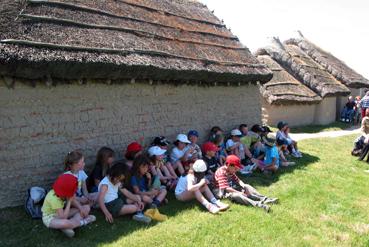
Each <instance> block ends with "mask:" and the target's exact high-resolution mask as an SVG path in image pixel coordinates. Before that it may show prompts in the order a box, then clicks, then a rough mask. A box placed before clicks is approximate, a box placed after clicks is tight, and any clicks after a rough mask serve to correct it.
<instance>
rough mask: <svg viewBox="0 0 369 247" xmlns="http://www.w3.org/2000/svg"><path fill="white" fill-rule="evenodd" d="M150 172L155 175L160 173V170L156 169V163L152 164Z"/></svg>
mask: <svg viewBox="0 0 369 247" xmlns="http://www.w3.org/2000/svg"><path fill="white" fill-rule="evenodd" d="M150 172H151V173H152V175H154V176H157V175H158V172H157V171H156V167H155V166H154V165H150Z"/></svg>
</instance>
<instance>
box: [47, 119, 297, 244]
mask: <svg viewBox="0 0 369 247" xmlns="http://www.w3.org/2000/svg"><path fill="white" fill-rule="evenodd" d="M278 128H279V131H278V132H277V135H275V134H273V133H271V131H270V129H269V128H268V127H267V126H260V125H254V126H252V128H251V129H250V130H249V129H248V126H247V125H246V124H241V125H240V126H239V128H238V129H234V130H232V131H231V134H230V137H229V139H228V140H227V141H226V142H225V137H224V133H223V130H222V129H221V128H220V127H218V126H214V127H213V128H212V129H211V133H210V136H209V140H208V141H207V142H205V143H204V144H203V145H202V146H201V147H200V146H199V144H198V143H197V142H198V138H199V133H198V132H197V131H196V130H191V131H189V132H188V134H187V135H185V134H179V135H177V137H176V140H175V141H174V143H173V148H172V149H171V152H170V153H168V150H169V145H170V142H169V141H168V140H167V139H166V138H165V137H164V136H158V137H156V138H154V140H153V141H152V143H151V146H150V147H149V148H148V149H147V150H146V151H145V150H144V149H143V147H142V146H141V145H140V144H139V143H137V142H133V143H131V144H129V145H128V146H127V149H126V151H125V152H124V156H125V160H124V161H123V160H118V161H116V160H115V152H114V151H113V150H112V149H111V148H108V147H102V148H101V149H100V150H99V151H98V153H97V156H96V162H95V166H94V168H93V170H92V172H91V173H90V175H89V176H88V175H87V174H86V173H85V171H84V167H85V162H84V157H83V154H82V153H81V152H80V151H78V150H76V151H73V152H70V153H68V154H67V155H66V157H65V161H64V165H65V172H64V173H63V174H62V175H60V176H59V177H58V178H57V180H56V181H55V183H54V185H53V187H52V190H50V191H49V193H48V194H47V196H46V198H45V200H44V204H43V207H42V213H43V217H42V220H43V223H44V224H45V225H46V226H47V227H48V228H52V229H60V230H61V231H63V232H64V233H65V234H66V235H67V236H69V237H73V236H74V229H75V228H77V227H80V226H84V225H87V224H89V223H91V222H94V221H95V220H96V217H95V216H93V215H91V214H90V211H91V208H93V207H96V208H99V209H100V210H101V211H102V213H103V214H104V216H105V219H106V221H108V222H110V223H113V221H114V218H115V217H118V216H121V215H127V214H128V215H133V217H132V218H133V220H136V221H140V222H144V223H149V222H150V221H151V220H157V221H164V220H166V218H167V217H166V215H163V214H161V213H160V212H159V210H158V208H159V207H160V206H161V205H163V204H166V203H168V200H167V199H166V196H167V193H168V191H173V192H174V194H175V197H176V199H177V200H179V201H189V200H192V199H196V200H197V201H199V202H200V203H201V204H202V205H203V206H204V207H205V208H206V209H207V210H208V211H209V212H210V213H213V214H216V213H218V212H219V211H225V210H227V209H228V208H229V205H228V204H225V203H223V202H221V201H220V199H223V198H228V199H230V200H231V201H234V202H236V203H240V204H244V205H252V206H254V207H259V208H262V209H264V210H265V211H266V212H269V210H270V206H269V204H271V203H276V202H277V201H278V199H277V198H270V197H267V196H265V195H262V194H260V193H259V192H258V191H257V190H256V189H255V188H253V187H252V186H250V185H248V184H245V183H244V182H242V181H241V180H240V179H239V178H238V176H237V175H236V173H237V172H239V171H240V172H241V173H243V174H247V173H251V172H253V171H255V170H261V171H262V172H264V173H270V172H276V171H277V170H278V169H279V167H280V166H288V165H293V162H288V161H287V159H286V157H285V155H286V154H289V153H291V154H292V155H294V156H295V157H301V153H300V152H299V151H298V149H297V143H296V142H295V141H293V140H292V139H291V138H290V136H289V134H288V133H289V128H288V124H287V123H284V122H280V123H279V124H278Z"/></svg>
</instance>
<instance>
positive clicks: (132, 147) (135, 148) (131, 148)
mask: <svg viewBox="0 0 369 247" xmlns="http://www.w3.org/2000/svg"><path fill="white" fill-rule="evenodd" d="M141 150H142V146H141V145H140V143H138V142H132V143H131V144H129V145H128V146H127V151H126V153H137V152H139V151H141Z"/></svg>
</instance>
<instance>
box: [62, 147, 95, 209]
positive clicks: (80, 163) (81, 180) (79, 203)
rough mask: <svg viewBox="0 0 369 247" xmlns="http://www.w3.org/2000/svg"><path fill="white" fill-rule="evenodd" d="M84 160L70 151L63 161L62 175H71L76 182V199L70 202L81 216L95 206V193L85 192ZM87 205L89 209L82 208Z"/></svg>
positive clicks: (81, 156)
mask: <svg viewBox="0 0 369 247" xmlns="http://www.w3.org/2000/svg"><path fill="white" fill-rule="evenodd" d="M84 167H85V159H84V157H83V154H82V153H81V152H80V151H78V150H75V151H72V152H69V153H68V154H67V156H66V157H65V159H64V169H65V171H66V172H65V173H64V174H71V175H73V176H75V177H76V178H77V180H78V187H77V192H76V199H75V200H73V202H72V207H75V208H77V209H78V210H79V211H80V212H81V215H82V216H86V215H88V213H89V211H90V207H91V206H92V205H93V204H95V202H96V198H97V193H88V191H87V185H86V180H87V177H88V176H87V174H86V173H85V172H84V170H83V169H84ZM83 205H89V206H90V207H84V206H83Z"/></svg>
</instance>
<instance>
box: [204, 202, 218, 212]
mask: <svg viewBox="0 0 369 247" xmlns="http://www.w3.org/2000/svg"><path fill="white" fill-rule="evenodd" d="M206 209H207V210H208V211H209V212H210V213H212V214H217V213H219V211H220V209H219V208H218V207H217V206H215V205H214V204H211V203H209V205H208V206H207V207H206Z"/></svg>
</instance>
